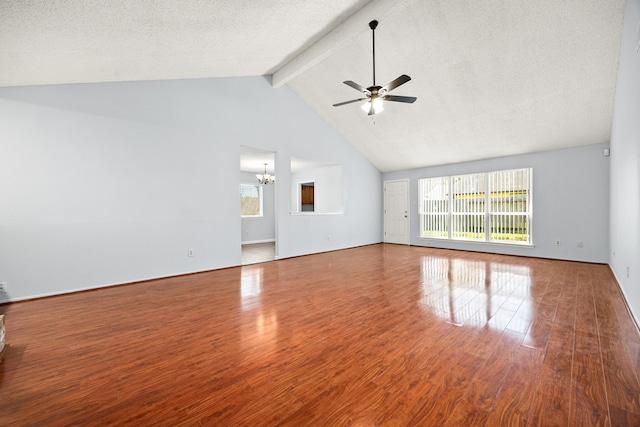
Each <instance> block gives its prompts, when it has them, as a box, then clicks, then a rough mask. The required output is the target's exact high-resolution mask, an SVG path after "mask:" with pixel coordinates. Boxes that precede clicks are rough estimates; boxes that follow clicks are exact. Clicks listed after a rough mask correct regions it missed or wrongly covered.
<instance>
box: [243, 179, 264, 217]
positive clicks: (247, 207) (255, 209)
mask: <svg viewBox="0 0 640 427" xmlns="http://www.w3.org/2000/svg"><path fill="white" fill-rule="evenodd" d="M240 215H241V216H243V217H252V216H256V217H257V216H262V187H261V186H260V185H254V184H240Z"/></svg>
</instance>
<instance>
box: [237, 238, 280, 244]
mask: <svg viewBox="0 0 640 427" xmlns="http://www.w3.org/2000/svg"><path fill="white" fill-rule="evenodd" d="M275 241H276V239H264V240H248V241H246V242H242V244H243V245H255V244H256V243H274V242H275Z"/></svg>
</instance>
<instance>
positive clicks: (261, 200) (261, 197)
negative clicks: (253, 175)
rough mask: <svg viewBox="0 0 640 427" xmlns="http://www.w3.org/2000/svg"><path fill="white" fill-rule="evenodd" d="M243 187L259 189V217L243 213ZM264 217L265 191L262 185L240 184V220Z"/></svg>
mask: <svg viewBox="0 0 640 427" xmlns="http://www.w3.org/2000/svg"><path fill="white" fill-rule="evenodd" d="M242 187H255V188H257V189H258V204H259V214H257V215H244V214H243V213H242ZM263 217H264V191H263V188H262V185H260V184H253V183H246V182H242V183H240V218H263Z"/></svg>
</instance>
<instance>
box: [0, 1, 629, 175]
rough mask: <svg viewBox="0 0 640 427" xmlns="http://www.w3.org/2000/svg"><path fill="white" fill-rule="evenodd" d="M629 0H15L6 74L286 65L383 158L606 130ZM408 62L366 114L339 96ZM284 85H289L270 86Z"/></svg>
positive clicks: (465, 154)
mask: <svg viewBox="0 0 640 427" xmlns="http://www.w3.org/2000/svg"><path fill="white" fill-rule="evenodd" d="M623 13H624V1H623V0H582V1H562V2H559V1H557V0H554V1H551V0H541V1H538V2H529V1H524V0H514V1H508V2H507V1H499V2H498V1H490V2H469V1H459V0H458V1H438V0H414V1H411V0H396V1H394V0H377V1H360V0H358V1H356V0H351V1H344V0H341V1H338V0H324V1H322V2H318V1H296V2H293V1H291V2H285V1H282V0H280V1H277V0H252V1H249V0H245V1H233V2H231V1H218V2H211V1H205V0H200V1H186V2H185V1H177V0H172V1H168V0H165V1H154V2H152V3H149V2H131V1H108V2H105V1H95V2H87V1H80V0H75V1H72V0H67V1H49V2H46V1H17V0H16V1H3V0H0V86H20V85H37V84H57V83H76V82H102V81H130V80H156V79H180V78H197V77H223V76H244V75H266V74H272V73H275V74H274V83H275V84H276V85H278V84H282V83H286V84H288V85H289V86H290V87H291V88H292V89H293V90H294V91H295V92H296V93H297V94H298V95H299V96H300V97H301V98H302V99H303V100H304V101H305V102H306V103H307V104H309V105H310V106H311V108H313V109H314V110H315V111H316V112H317V113H318V114H319V115H320V116H321V117H323V118H324V119H325V120H326V121H327V122H328V123H329V124H330V125H331V126H333V127H334V128H335V129H336V130H337V131H338V132H339V133H340V134H341V135H343V136H344V137H345V139H347V140H348V141H349V142H350V143H351V144H353V145H354V146H355V147H356V148H357V149H358V150H359V151H360V152H361V153H362V154H363V155H364V156H366V157H367V158H368V159H369V160H370V161H371V162H372V163H373V164H374V165H375V166H376V167H377V168H378V169H380V170H381V171H392V170H400V169H408V168H415V167H422V166H429V165H436V164H446V163H453V162H461V161H469V160H477V159H483V158H491V157H498V156H504V155H510V154H520V153H528V152H535V151H542V150H548V149H557V148H563V147H571V146H577V145H585V144H593V143H600V142H605V141H608V140H609V134H610V130H611V120H612V112H613V96H614V90H615V84H616V75H617V66H618V56H619V49H620V39H621V31H622V20H623ZM374 18H375V19H378V21H380V25H379V27H378V29H377V30H376V59H377V61H376V80H377V81H376V83H378V84H384V83H387V82H388V81H390V80H392V79H394V78H396V77H398V76H399V75H400V74H408V75H410V76H411V78H412V80H411V81H410V82H408V83H407V84H405V85H403V86H401V87H399V88H398V89H396V90H395V91H394V92H393V93H394V94H397V95H409V96H417V97H418V100H417V101H416V102H415V103H414V104H400V103H389V102H388V103H386V105H385V110H384V112H382V113H381V114H378V115H375V116H374V117H373V119H372V117H367V115H366V114H364V113H363V112H362V110H361V109H360V108H359V104H358V103H355V104H350V105H346V106H342V107H337V108H334V107H332V106H331V105H332V104H334V103H336V102H340V101H345V100H349V99H353V98H359V93H358V92H357V91H355V90H354V89H352V88H350V87H348V86H346V85H344V84H342V81H344V80H353V81H355V82H357V83H359V84H361V85H363V86H369V85H371V83H372V72H371V32H370V30H369V28H368V26H367V22H368V21H369V20H371V19H374ZM274 90H278V89H274Z"/></svg>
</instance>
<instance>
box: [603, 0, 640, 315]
mask: <svg viewBox="0 0 640 427" xmlns="http://www.w3.org/2000/svg"><path fill="white" fill-rule="evenodd" d="M639 28H640V0H627V3H626V9H625V15H624V27H623V30H622V45H621V48H620V63H619V66H618V81H617V85H616V97H615V103H614V109H613V124H612V128H611V201H610V205H611V227H610V236H611V255H610V257H611V261H610V265H611V269H612V270H613V273H614V274H615V276H616V279H617V280H618V283H620V286H621V287H622V290H623V292H624V294H625V296H626V298H627V302H628V303H629V306H630V307H631V311H632V312H633V314H634V316H635V318H636V320H637V321H639V322H640V225H639V224H640V53H639V52H638V49H640V46H639V44H640V40H638V37H639V35H638V34H639V33H638V32H639V31H640V29H639ZM627 269H628V274H627Z"/></svg>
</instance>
